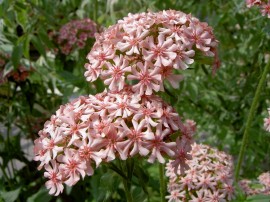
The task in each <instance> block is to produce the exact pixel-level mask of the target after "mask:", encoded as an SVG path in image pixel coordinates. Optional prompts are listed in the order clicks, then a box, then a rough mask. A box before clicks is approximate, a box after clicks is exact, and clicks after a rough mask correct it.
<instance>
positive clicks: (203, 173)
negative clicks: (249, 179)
mask: <svg viewBox="0 0 270 202" xmlns="http://www.w3.org/2000/svg"><path fill="white" fill-rule="evenodd" d="M190 155H191V156H192V159H190V160H188V161H187V164H188V166H189V167H190V169H188V170H186V171H185V173H184V174H183V175H180V170H178V173H175V168H174V165H173V163H172V162H171V161H170V162H169V163H168V164H167V166H166V175H167V176H168V177H169V183H168V192H169V193H170V195H169V196H167V198H168V199H169V202H180V201H189V202H195V201H196V202H198V201H201V202H212V201H219V202H225V201H230V200H231V199H232V198H233V193H234V188H233V169H232V168H233V163H232V158H231V156H229V155H227V154H225V153H224V152H220V151H218V150H216V149H213V148H210V147H209V146H206V145H199V144H196V143H194V144H192V150H191V152H190Z"/></svg>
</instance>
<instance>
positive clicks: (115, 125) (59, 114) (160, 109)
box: [34, 87, 195, 195]
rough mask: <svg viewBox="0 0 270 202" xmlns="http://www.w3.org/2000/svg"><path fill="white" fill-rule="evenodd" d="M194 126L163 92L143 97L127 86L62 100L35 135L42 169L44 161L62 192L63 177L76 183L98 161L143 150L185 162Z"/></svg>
mask: <svg viewBox="0 0 270 202" xmlns="http://www.w3.org/2000/svg"><path fill="white" fill-rule="evenodd" d="M194 131H195V124H194V122H191V121H187V122H186V123H182V121H181V118H180V117H179V116H178V114H177V113H176V112H175V111H174V109H173V108H172V107H170V106H169V105H167V104H166V103H164V102H163V101H162V100H161V99H160V98H159V97H157V96H155V95H151V96H143V97H141V98H140V97H137V96H134V94H133V92H132V91H131V89H130V88H129V87H125V88H124V89H123V90H122V91H120V92H103V93H100V94H97V95H95V96H89V97H79V98H78V99H75V100H74V101H72V102H71V103H68V104H66V105H64V106H61V107H60V109H59V110H57V111H56V114H55V115H53V116H52V117H51V119H50V121H47V122H46V123H45V125H44V129H43V130H41V131H40V132H39V138H38V139H37V140H35V148H34V151H35V155H36V156H35V160H36V161H40V162H41V164H40V166H39V169H41V168H42V167H45V170H46V172H45V177H47V178H49V181H47V183H46V187H47V188H48V189H50V192H49V193H50V194H55V195H58V194H59V193H60V192H62V191H63V183H65V184H67V185H69V186H72V185H74V184H75V183H77V182H78V181H79V179H80V176H81V177H82V178H84V177H85V175H92V174H93V172H94V171H93V168H92V166H93V162H95V165H96V166H98V165H99V164H100V163H101V162H102V161H105V162H109V161H112V160H114V159H115V158H120V159H122V160H125V159H127V158H129V157H133V156H135V155H140V156H147V158H148V162H150V163H153V162H155V161H156V160H157V161H159V162H160V163H165V159H164V156H165V155H166V156H169V157H171V158H173V159H175V162H174V163H175V164H176V166H179V165H180V167H181V166H185V165H184V163H185V161H184V160H185V158H186V155H185V154H187V152H188V151H190V149H191V146H190V145H191V142H192V135H193V133H194ZM173 134H174V135H176V136H177V138H176V141H173V140H172V139H173V137H172V136H171V135H173ZM174 139H175V138H174Z"/></svg>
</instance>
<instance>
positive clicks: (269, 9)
mask: <svg viewBox="0 0 270 202" xmlns="http://www.w3.org/2000/svg"><path fill="white" fill-rule="evenodd" d="M261 13H262V16H267V17H268V18H270V2H268V3H263V4H262V6H261Z"/></svg>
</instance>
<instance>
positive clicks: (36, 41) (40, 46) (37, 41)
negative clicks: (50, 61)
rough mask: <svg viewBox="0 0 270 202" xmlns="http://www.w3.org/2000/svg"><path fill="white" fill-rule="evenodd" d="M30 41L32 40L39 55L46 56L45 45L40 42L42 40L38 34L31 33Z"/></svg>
mask: <svg viewBox="0 0 270 202" xmlns="http://www.w3.org/2000/svg"><path fill="white" fill-rule="evenodd" d="M31 41H32V43H33V45H34V47H35V48H36V49H37V50H38V52H39V53H40V54H41V55H43V56H44V57H46V51H45V47H44V45H43V44H42V41H41V40H40V38H39V37H38V36H35V35H32V37H31Z"/></svg>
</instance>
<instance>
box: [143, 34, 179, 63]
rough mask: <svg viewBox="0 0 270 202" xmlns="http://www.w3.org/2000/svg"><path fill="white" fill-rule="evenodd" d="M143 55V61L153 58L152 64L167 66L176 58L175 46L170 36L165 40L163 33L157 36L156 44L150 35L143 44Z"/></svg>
mask: <svg viewBox="0 0 270 202" xmlns="http://www.w3.org/2000/svg"><path fill="white" fill-rule="evenodd" d="M143 46H144V49H143V56H144V59H145V61H149V62H150V61H152V60H153V59H154V60H155V63H154V65H155V66H158V67H161V65H164V66H169V65H171V64H172V61H173V60H174V59H175V58H176V53H175V51H176V49H177V46H176V45H175V44H174V43H173V40H172V39H171V38H168V39H167V40H165V36H164V35H162V34H161V35H159V36H158V44H155V43H154V38H153V37H152V36H150V37H148V38H147V41H146V42H144V44H143Z"/></svg>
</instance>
